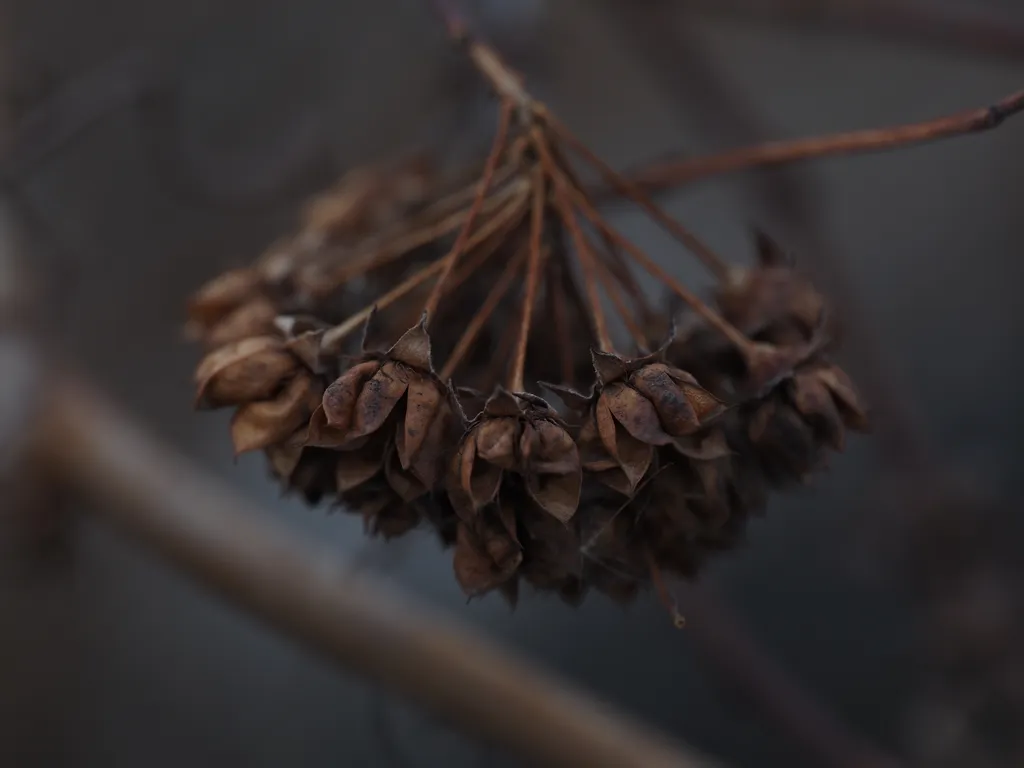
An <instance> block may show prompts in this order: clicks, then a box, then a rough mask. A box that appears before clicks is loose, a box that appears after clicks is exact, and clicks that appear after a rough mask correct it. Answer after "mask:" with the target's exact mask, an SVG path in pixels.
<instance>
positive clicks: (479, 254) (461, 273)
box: [444, 187, 530, 296]
mask: <svg viewBox="0 0 1024 768" xmlns="http://www.w3.org/2000/svg"><path fill="white" fill-rule="evenodd" d="M529 196H530V191H529V187H524V188H523V193H522V195H520V196H519V197H518V198H516V200H514V201H513V202H511V203H509V204H508V206H506V208H505V210H504V211H502V212H501V213H500V214H498V215H496V216H494V217H493V218H491V219H490V220H488V222H487V223H486V224H484V225H483V226H482V227H481V228H480V230H479V231H478V232H477V234H476V235H474V236H473V238H472V239H471V240H470V242H469V244H468V245H467V247H466V250H467V251H469V252H471V253H472V255H471V256H470V257H469V258H467V259H466V261H464V262H463V263H462V264H461V266H460V267H459V269H458V271H457V272H455V273H454V274H453V275H452V276H451V277H449V278H448V284H447V286H446V287H445V289H444V294H445V296H448V295H450V294H451V293H453V292H454V291H455V290H457V289H458V288H459V286H461V285H462V284H463V283H464V282H466V280H468V279H469V278H470V277H471V276H472V275H473V273H474V272H476V270H477V269H479V268H480V266H481V265H482V264H483V263H484V262H485V261H487V259H489V258H490V257H491V256H492V255H494V253H495V251H497V250H498V249H499V248H500V247H501V246H502V245H504V244H505V243H506V242H507V238H508V236H509V234H511V232H512V231H513V230H514V229H515V228H516V227H517V226H519V224H520V223H521V221H522V217H523V216H524V214H525V213H526V205H527V202H528V200H529ZM485 243H486V245H484V244H485Z"/></svg>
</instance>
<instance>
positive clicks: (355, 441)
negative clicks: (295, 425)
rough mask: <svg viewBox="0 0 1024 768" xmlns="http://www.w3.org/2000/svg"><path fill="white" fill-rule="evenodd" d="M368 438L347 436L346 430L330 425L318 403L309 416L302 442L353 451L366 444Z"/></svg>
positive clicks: (311, 445) (314, 446) (314, 445)
mask: <svg viewBox="0 0 1024 768" xmlns="http://www.w3.org/2000/svg"><path fill="white" fill-rule="evenodd" d="M368 440H369V438H367V437H356V438H352V437H349V433H348V431H346V430H341V429H336V428H335V427H332V426H331V425H330V424H329V423H328V421H327V415H326V412H325V411H324V407H323V405H320V406H319V407H317V408H316V409H315V410H314V411H313V413H312V415H311V416H310V417H309V424H308V425H307V429H306V436H305V439H304V441H303V444H304V445H308V446H310V447H313V448H331V449H334V450H339V451H354V450H358V449H359V448H362V447H363V446H364V445H366V443H367V442H368Z"/></svg>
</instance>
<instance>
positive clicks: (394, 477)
mask: <svg viewBox="0 0 1024 768" xmlns="http://www.w3.org/2000/svg"><path fill="white" fill-rule="evenodd" d="M384 475H385V477H386V478H387V481H388V485H390V486H391V488H392V489H394V491H395V493H397V494H398V496H399V497H400V498H401V499H402V500H403V501H405V502H410V501H415V500H416V499H418V498H419V497H420V496H423V495H424V494H426V493H427V491H428V490H429V489H428V488H427V487H426V486H425V485H424V484H423V483H422V482H420V481H419V479H417V477H416V476H415V475H414V474H412V473H411V472H407V471H406V470H405V469H403V468H402V464H401V462H400V461H399V459H398V451H397V450H396V449H395V447H394V446H390V447H389V448H388V450H387V458H386V459H385V460H384Z"/></svg>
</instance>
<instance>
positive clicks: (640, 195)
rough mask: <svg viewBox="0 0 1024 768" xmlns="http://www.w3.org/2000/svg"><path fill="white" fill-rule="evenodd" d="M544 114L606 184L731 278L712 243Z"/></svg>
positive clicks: (716, 271)
mask: <svg viewBox="0 0 1024 768" xmlns="http://www.w3.org/2000/svg"><path fill="white" fill-rule="evenodd" d="M542 117H543V119H544V122H545V123H547V124H548V125H550V126H551V128H552V130H554V132H555V134H556V135H557V136H558V137H559V138H560V139H562V141H564V142H565V143H566V144H568V145H569V146H570V147H571V148H572V149H573V150H574V151H575V152H576V153H577V154H578V155H580V156H581V157H582V158H583V159H584V160H586V161H587V162H588V163H590V165H592V166H593V167H594V168H595V169H596V170H597V171H598V173H600V174H601V176H602V177H603V178H604V180H605V183H606V184H609V185H611V186H612V188H613V189H615V190H616V191H618V192H619V194H621V195H623V196H624V197H627V198H629V199H631V200H632V201H633V202H635V203H636V204H637V205H639V206H640V207H641V208H643V209H644V210H645V211H647V213H648V214H649V215H650V216H651V218H652V219H654V220H655V221H656V222H658V223H659V224H660V225H661V226H662V227H663V228H664V229H665V230H666V231H667V232H669V233H670V234H671V235H672V236H673V237H675V238H676V239H677V240H678V241H679V242H681V243H682V244H683V245H684V246H685V247H687V248H688V249H690V251H692V252H693V254H694V255H695V256H696V257H697V258H698V259H700V260H701V262H702V263H703V264H704V266H706V267H707V268H708V269H709V270H711V272H712V274H714V275H715V277H717V278H718V279H719V280H724V279H725V278H726V277H728V275H729V265H728V264H726V263H725V261H724V260H723V259H722V258H721V257H720V256H719V255H718V254H716V253H715V252H714V251H713V250H712V249H711V248H710V246H708V245H707V244H706V243H705V242H704V241H703V240H701V239H700V238H699V237H697V235H695V234H694V233H693V232H691V231H690V230H689V229H687V228H686V227H684V226H683V225H682V224H680V223H679V222H678V221H676V220H675V219H673V218H672V217H671V216H669V215H668V214H667V213H665V211H663V210H662V209H661V207H660V206H658V205H657V204H656V203H655V202H654V201H653V200H652V199H651V198H650V196H649V195H648V194H647V193H646V192H645V191H644V190H643V189H642V188H641V187H640V186H639V185H637V184H636V183H634V182H632V181H630V180H629V179H627V178H625V177H624V176H622V175H621V174H619V173H618V172H617V171H615V170H614V169H613V168H612V167H611V166H609V165H608V164H607V163H606V162H605V161H604V160H602V159H601V158H600V157H598V156H597V155H596V154H595V153H594V152H593V150H591V149H590V147H588V146H587V145H586V144H584V143H583V142H582V141H581V140H580V139H579V138H577V137H576V135H575V134H574V133H573V132H572V131H570V130H569V129H568V128H567V127H566V126H565V125H564V124H563V123H562V122H561V121H560V120H558V119H557V118H556V117H555V116H554V115H552V114H551V113H549V112H548V111H547V110H544V112H543V113H542Z"/></svg>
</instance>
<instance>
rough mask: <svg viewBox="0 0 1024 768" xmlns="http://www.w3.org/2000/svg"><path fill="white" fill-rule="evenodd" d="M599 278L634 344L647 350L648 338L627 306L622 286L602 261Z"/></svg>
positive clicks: (599, 262) (598, 269) (598, 266)
mask: <svg viewBox="0 0 1024 768" xmlns="http://www.w3.org/2000/svg"><path fill="white" fill-rule="evenodd" d="M597 276H598V278H599V279H600V281H601V285H602V287H603V288H604V292H605V293H607V294H608V297H609V298H610V299H611V300H612V304H614V305H615V311H616V312H618V313H619V317H621V318H622V322H623V323H624V324H625V326H626V329H627V330H628V331H629V335H630V336H632V337H633V341H634V343H635V344H636V345H637V347H638V348H639V349H647V348H648V347H647V337H646V335H645V334H644V331H643V329H642V328H641V327H640V325H639V323H637V321H636V318H635V317H634V316H633V312H632V311H631V310H630V308H629V306H628V305H627V304H626V301H625V299H624V297H623V295H622V286H620V285H619V283H618V282H617V281H616V279H615V276H614V275H612V273H611V271H610V270H609V268H608V265H607V263H605V262H602V261H600V260H599V261H598V262H597Z"/></svg>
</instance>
